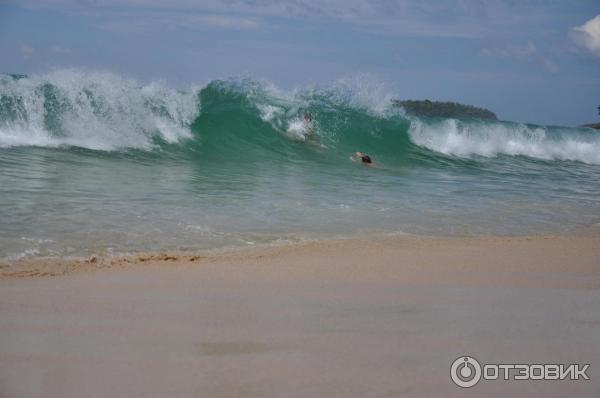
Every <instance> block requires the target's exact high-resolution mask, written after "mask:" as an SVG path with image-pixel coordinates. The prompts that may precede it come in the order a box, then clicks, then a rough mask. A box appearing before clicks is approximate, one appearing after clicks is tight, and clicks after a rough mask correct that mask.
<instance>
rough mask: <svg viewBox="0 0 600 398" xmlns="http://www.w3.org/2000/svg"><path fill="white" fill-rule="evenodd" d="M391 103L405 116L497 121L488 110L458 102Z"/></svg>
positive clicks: (395, 101)
mask: <svg viewBox="0 0 600 398" xmlns="http://www.w3.org/2000/svg"><path fill="white" fill-rule="evenodd" d="M393 103H394V105H396V106H400V107H402V108H403V109H404V110H405V111H406V113H407V114H409V115H414V116H420V117H421V116H424V117H441V118H457V119H462V118H464V119H486V120H498V118H497V117H496V115H495V114H494V112H492V111H490V110H489V109H485V108H479V107H476V106H472V105H465V104H460V103H458V102H439V101H430V100H424V101H415V100H405V101H401V100H394V101H393Z"/></svg>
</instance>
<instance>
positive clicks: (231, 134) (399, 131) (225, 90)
mask: <svg viewBox="0 0 600 398" xmlns="http://www.w3.org/2000/svg"><path fill="white" fill-rule="evenodd" d="M392 98H393V96H392V95H390V93H388V92H386V90H385V87H384V86H383V85H381V84H378V83H377V82H374V81H373V80H372V79H366V78H354V79H352V78H348V79H342V80H339V81H338V82H336V83H335V84H333V85H332V86H331V87H328V88H317V87H307V88H301V89H296V90H293V91H283V90H279V89H277V88H276V87H274V86H273V85H271V84H269V83H265V82H261V81H257V80H253V79H244V78H237V79H229V80H215V81H212V82H210V83H209V84H207V85H205V86H203V87H200V86H197V87H196V86H192V87H190V88H189V89H187V90H177V89H174V88H171V87H169V86H167V85H165V84H163V83H159V82H152V83H149V84H140V83H138V82H136V81H134V80H132V79H127V78H123V77H120V76H117V75H114V74H110V73H97V72H84V71H79V70H59V71H56V72H53V73H49V74H46V75H40V76H31V77H23V76H8V75H3V76H0V148H10V147H22V146H35V147H47V148H56V147H81V148H87V149H90V150H100V151H127V150H142V151H146V152H153V151H160V150H161V149H165V148H167V147H168V148H169V150H181V151H186V152H190V151H191V152H193V153H197V152H200V153H207V151H210V156H213V157H215V158H216V159H218V158H219V156H221V157H222V158H228V157H229V158H236V156H239V154H244V156H253V154H254V155H256V156H259V155H260V156H263V157H264V156H269V155H270V156H277V153H278V151H279V153H280V152H281V148H292V149H293V150H294V151H295V153H297V156H298V157H302V156H305V155H306V153H305V152H302V150H301V149H297V145H298V144H299V143H305V142H306V143H310V144H315V145H314V147H318V148H321V149H322V151H321V155H320V156H322V157H323V158H328V159H332V160H335V159H341V158H342V157H343V158H346V157H347V154H348V153H349V152H353V151H355V150H365V151H368V152H370V153H372V154H373V155H374V156H376V157H377V158H378V159H383V160H384V161H385V162H386V163H388V164H394V163H395V162H404V163H406V162H411V161H424V159H425V160H426V161H428V162H434V163H435V162H436V161H437V160H436V159H437V158H439V159H443V160H444V161H448V160H450V161H451V160H452V159H465V158H473V157H483V158H494V157H497V156H500V155H506V156H524V157H529V158H532V159H539V160H546V161H554V160H556V161H577V162H583V163H587V164H600V135H599V134H597V133H596V132H593V131H591V130H587V129H577V128H567V127H544V126H534V125H528V124H522V123H512V122H497V121H481V120H456V119H425V118H421V119H419V118H416V117H408V116H406V115H405V114H404V112H403V111H402V109H401V108H398V107H395V106H393V104H392V101H391V100H392ZM305 112H311V113H312V115H313V118H314V125H313V126H312V127H311V128H310V129H309V128H308V127H307V125H306V123H305V122H304V120H303V115H304V113H305ZM178 148H179V149H178ZM310 156H314V154H312V153H311V155H310ZM439 159H438V160H439ZM276 160H277V161H285V160H286V159H285V157H278V158H277V159H276Z"/></svg>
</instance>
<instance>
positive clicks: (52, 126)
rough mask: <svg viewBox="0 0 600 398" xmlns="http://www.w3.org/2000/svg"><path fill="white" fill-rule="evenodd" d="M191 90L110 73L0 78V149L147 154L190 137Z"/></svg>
mask: <svg viewBox="0 0 600 398" xmlns="http://www.w3.org/2000/svg"><path fill="white" fill-rule="evenodd" d="M198 109H199V108H198V99H197V95H196V94H195V93H194V91H188V92H182V91H176V90H173V89H171V88H168V87H167V86H165V85H163V84H161V83H158V82H153V83H150V84H147V85H140V84H139V83H137V82H136V81H134V80H132V79H126V78H122V77H119V76H117V75H114V74H110V73H99V72H82V71H77V70H60V71H56V72H53V73H50V74H47V75H42V76H31V77H22V78H19V79H15V78H13V77H10V76H3V77H1V78H0V147H12V146H44V147H58V146H79V147H84V148H89V149H95V150H114V149H123V148H138V149H150V148H152V147H154V146H155V141H156V140H162V141H165V142H169V143H174V142H178V141H179V140H181V139H183V138H190V137H191V132H190V130H189V126H190V124H191V123H192V122H193V120H194V119H195V117H196V115H197V113H198Z"/></svg>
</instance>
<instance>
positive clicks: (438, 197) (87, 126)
mask: <svg viewBox="0 0 600 398" xmlns="http://www.w3.org/2000/svg"><path fill="white" fill-rule="evenodd" d="M394 97H395V96H394V95H391V94H390V93H387V92H385V90H382V89H381V87H380V86H377V85H369V84H364V82H362V81H360V80H356V81H353V80H352V79H345V80H341V81H339V82H336V83H334V84H332V85H331V86H329V87H320V88H319V87H305V88H299V89H296V90H292V91H283V90H280V89H278V88H276V87H274V86H273V85H272V84H269V83H266V82H264V81H259V80H256V79H249V78H232V79H226V80H214V81H211V82H209V83H208V84H205V85H198V86H191V87H189V88H188V89H185V90H183V89H175V88H171V87H169V86H168V85H166V84H164V83H156V82H154V83H148V84H141V83H138V82H136V81H134V80H132V79H128V78H124V77H120V76H117V75H114V74H110V73H96V72H86V71H79V70H58V71H55V72H52V73H49V74H46V75H38V76H29V77H24V76H11V75H2V76H0V258H3V259H15V258H21V257H31V256H34V257H35V256H86V255H89V254H91V253H124V252H135V251H147V250H153V251H154V250H197V249H210V248H221V247H231V246H247V245H256V244H269V243H278V242H294V241H301V240H305V239H320V238H328V237H360V236H372V235H374V234H387V233H415V234H431V235H457V236H463V235H480V234H494V235H523V234H534V233H561V232H568V231H572V230H574V229H576V228H579V227H585V226H590V225H593V224H596V223H598V222H599V221H600V134H599V133H598V132H597V131H594V130H591V129H582V128H570V127H551V126H537V125H530V124H523V123H513V122H507V121H483V120H457V119H424V118H422V119H419V118H417V117H414V116H407V115H405V114H404V112H403V110H402V109H401V108H399V107H397V106H394V105H393V103H392V101H391V100H392V99H393V98H394ZM306 112H310V113H311V114H312V118H313V121H312V124H311V125H310V126H309V125H308V124H307V123H306V122H305V121H304V114H305V113H306ZM356 151H362V152H366V153H368V154H369V155H370V156H371V158H372V159H373V160H374V161H375V167H368V166H364V165H362V164H358V163H354V162H352V161H351V160H350V159H349V156H350V155H352V154H353V153H354V152H356Z"/></svg>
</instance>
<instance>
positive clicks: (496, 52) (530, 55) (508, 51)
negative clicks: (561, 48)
mask: <svg viewBox="0 0 600 398" xmlns="http://www.w3.org/2000/svg"><path fill="white" fill-rule="evenodd" d="M481 54H482V55H484V56H486V57H493V58H503V59H516V60H520V61H529V62H535V63H537V64H538V65H541V66H542V67H543V68H544V69H545V70H547V71H548V72H550V73H557V72H558V71H559V70H560V67H559V66H558V65H557V64H556V63H555V62H554V61H552V60H551V59H549V58H547V56H546V55H545V54H544V53H543V52H540V51H539V50H538V48H537V47H536V46H535V44H534V43H533V42H532V41H531V40H528V41H527V44H526V45H523V46H519V45H514V44H509V45H506V46H502V47H486V48H483V49H481Z"/></svg>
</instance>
